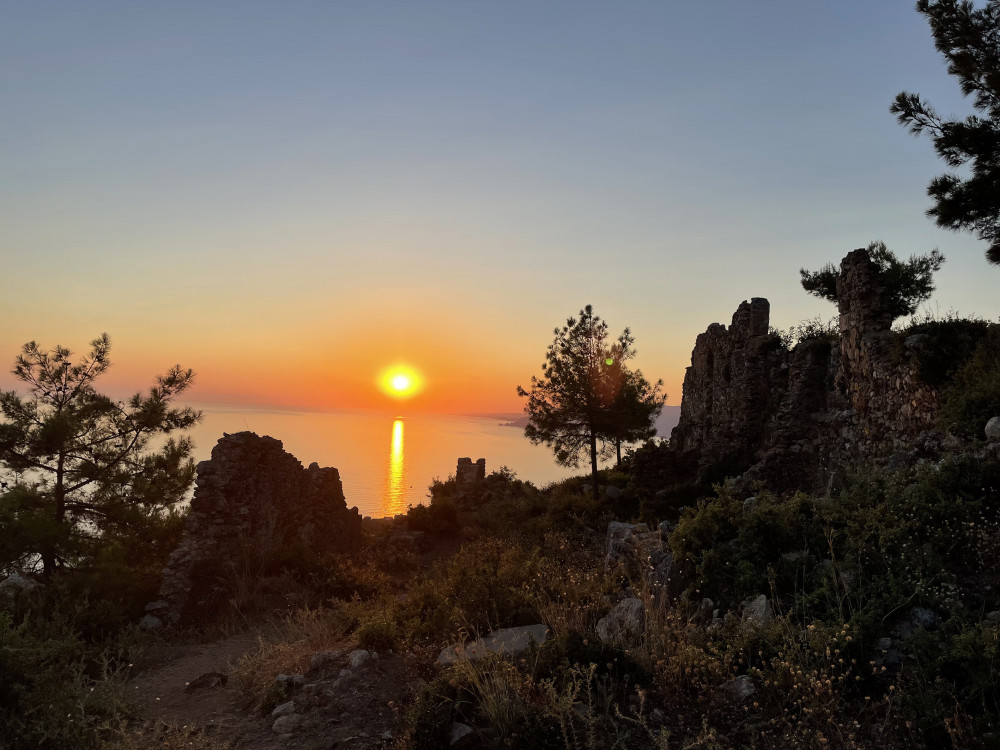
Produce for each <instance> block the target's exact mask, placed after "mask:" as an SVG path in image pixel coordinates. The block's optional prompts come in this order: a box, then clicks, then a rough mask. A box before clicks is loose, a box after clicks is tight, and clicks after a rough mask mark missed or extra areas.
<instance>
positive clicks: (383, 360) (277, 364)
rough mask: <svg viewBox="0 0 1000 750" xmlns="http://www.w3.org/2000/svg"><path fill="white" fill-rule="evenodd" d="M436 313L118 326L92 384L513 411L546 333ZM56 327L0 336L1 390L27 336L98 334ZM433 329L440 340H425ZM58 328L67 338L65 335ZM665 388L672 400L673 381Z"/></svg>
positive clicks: (332, 403) (284, 404) (242, 397)
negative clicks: (211, 330)
mask: <svg viewBox="0 0 1000 750" xmlns="http://www.w3.org/2000/svg"><path fill="white" fill-rule="evenodd" d="M435 317H437V318H443V317H445V316H444V315H443V314H442V315H440V316H434V315H429V314H419V315H418V314H415V315H413V316H411V317H410V319H409V320H399V319H397V320H393V321H388V322H387V321H371V320H370V321H368V323H367V325H366V326H365V327H358V328H356V329H355V330H353V331H351V332H349V333H346V334H342V335H339V336H338V335H335V334H334V333H332V332H330V333H324V332H322V331H317V330H307V329H304V328H300V329H296V330H294V331H289V332H287V333H286V334H285V335H277V333H276V332H275V331H263V332H260V335H259V336H257V337H256V338H255V337H253V336H252V335H251V333H249V332H247V333H240V334H237V333H236V331H235V330H234V329H231V330H230V331H229V334H230V335H228V336H220V337H206V336H204V335H201V336H198V337H195V336H191V337H187V336H182V335H179V334H175V335H173V336H165V337H161V338H157V339H153V338H152V337H147V336H143V335H142V333H141V332H140V331H138V330H136V329H134V328H132V327H130V326H122V332H121V333H120V334H116V332H115V330H114V329H111V330H109V331H108V333H109V335H110V337H111V342H112V347H111V356H110V359H111V362H112V366H111V367H110V368H109V370H108V372H107V373H105V374H104V375H103V376H102V378H101V380H100V381H99V382H98V384H97V388H98V390H100V391H102V392H106V393H109V394H111V395H113V396H115V397H119V398H124V397H126V396H128V395H129V394H131V393H134V392H135V391H137V390H145V389H147V388H148V387H149V386H150V385H152V384H153V382H154V379H155V377H156V376H157V375H159V374H162V373H164V372H166V371H167V370H168V369H169V368H170V367H171V366H173V365H174V364H180V365H181V366H182V367H185V368H187V367H190V368H191V369H192V370H194V371H195V383H194V385H193V386H192V387H191V389H190V390H189V391H188V392H187V393H186V394H185V395H184V397H183V399H182V400H183V401H184V402H185V403H192V404H231V405H247V406H255V407H263V408H292V409H307V410H323V411H326V410H338V409H358V410H371V411H395V412H399V411H405V412H407V413H445V414H472V413H514V412H521V411H522V410H523V407H524V399H522V398H519V397H518V396H517V393H516V387H517V386H518V385H523V386H525V387H529V386H530V381H531V377H532V376H533V375H540V374H541V369H540V364H541V362H542V360H543V358H544V353H545V348H546V347H547V346H548V344H549V343H551V328H550V327H548V326H546V325H544V324H535V325H534V330H532V331H530V334H527V333H526V334H525V336H524V337H523V339H521V340H518V339H517V338H516V335H515V334H514V333H511V334H509V336H508V337H507V338H503V337H502V336H500V335H498V330H505V329H503V328H502V327H501V328H496V327H495V328H494V329H493V330H491V331H490V335H489V336H482V335H480V334H479V333H477V331H476V328H475V326H474V325H472V324H470V323H469V322H465V323H463V322H461V319H460V316H450V320H449V325H448V327H447V328H444V327H443V325H442V324H443V321H442V320H441V319H437V320H435V319H434V318H435ZM556 322H559V321H558V319H556V320H555V321H552V324H553V325H554V324H555V323H556ZM56 327H57V326H56V325H55V324H48V325H40V326H38V329H39V330H38V333H37V335H31V336H29V337H26V338H25V339H22V340H20V341H16V340H15V339H14V335H16V334H14V333H13V332H4V334H2V335H0V357H2V358H3V359H2V360H0V368H2V369H0V388H4V389H15V390H22V389H23V386H22V385H21V384H20V383H19V382H18V381H17V380H16V379H15V378H14V377H13V376H12V375H11V374H10V369H11V367H12V366H13V363H14V359H15V357H16V355H17V353H18V352H19V351H20V348H21V346H22V345H23V343H24V341H25V340H27V338H32V339H33V340H35V341H37V342H38V344H39V345H40V346H41V347H42V348H44V349H46V350H48V349H51V348H53V347H54V346H56V345H57V344H58V345H62V346H66V347H68V348H69V349H71V350H72V351H73V353H74V359H77V360H78V359H80V358H81V357H82V356H84V354H86V352H87V351H89V342H90V341H91V340H92V339H93V338H94V337H95V336H96V335H97V334H99V333H100V331H99V330H98V331H95V332H93V333H85V332H83V331H82V330H81V326H80V325H79V324H76V323H74V324H72V325H67V326H63V328H64V330H63V331H62V332H61V333H59V334H58V335H56V334H54V333H53V331H54V330H55V329H56ZM435 330H438V331H441V330H444V331H445V334H438V335H434V333H433V332H434V331H435ZM546 330H548V331H549V333H548V334H546ZM67 331H68V332H69V333H71V334H73V335H71V336H67V335H65V333H66V332H67ZM393 365H406V366H408V367H410V368H412V369H413V370H414V371H415V372H416V373H418V374H419V375H420V376H421V377H422V378H423V381H424V382H423V387H422V388H421V390H420V391H419V392H418V393H415V394H414V395H412V396H410V397H408V398H406V399H397V398H394V397H392V396H391V395H389V394H387V393H386V392H385V391H384V390H383V389H382V388H381V387H380V385H379V378H380V376H381V374H382V373H383V371H385V369H386V368H387V367H390V366H393ZM647 376H650V373H647ZM667 392H668V394H677V396H678V397H679V395H680V386H679V384H677V385H676V388H675V389H673V390H671V389H669V388H668V390H667ZM678 401H679V398H678Z"/></svg>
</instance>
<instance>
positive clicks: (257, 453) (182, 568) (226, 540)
mask: <svg viewBox="0 0 1000 750" xmlns="http://www.w3.org/2000/svg"><path fill="white" fill-rule="evenodd" d="M360 541H361V516H360V515H359V513H358V509H357V508H351V509H348V508H347V503H346V502H345V500H344V492H343V488H342V486H341V483H340V474H339V473H338V471H337V470H336V469H332V468H325V469H321V468H320V467H319V466H318V465H317V464H315V463H314V464H311V465H310V466H309V468H308V469H303V468H302V464H300V463H299V461H298V460H297V459H296V458H295V456H293V455H291V454H290V453H287V452H285V451H284V450H283V447H282V444H281V441H279V440H275V439H274V438H272V437H260V436H258V435H256V434H254V433H252V432H240V433H237V434H234V435H224V436H223V438H222V439H221V440H219V442H218V443H217V444H216V446H215V448H213V449H212V458H211V459H210V460H209V461H203V462H201V463H200V464H199V465H198V479H197V484H196V486H195V493H194V498H193V499H192V500H191V510H190V512H189V514H188V517H187V522H186V526H185V530H184V536H183V538H182V540H181V543H180V545H178V547H177V549H176V550H174V551H173V553H171V555H170V558H169V561H168V563H167V568H166V569H165V570H164V572H163V584H162V586H161V588H160V599H161V600H162V601H161V602H157V603H156V604H154V605H151V606H152V607H153V608H155V610H156V612H155V616H156V617H157V618H159V619H161V620H163V621H164V622H165V623H168V624H169V623H176V622H178V621H179V620H181V619H183V618H184V617H186V616H187V615H188V614H189V613H190V612H192V611H194V610H197V609H200V608H203V607H206V606H207V605H208V604H210V603H211V602H210V600H211V599H212V597H213V596H217V595H218V591H217V588H218V582H219V578H220V574H223V573H224V572H225V571H226V570H227V569H230V568H233V567H235V566H236V565H237V564H238V563H239V561H240V560H241V558H242V557H243V556H250V557H251V558H253V559H257V560H260V559H266V558H267V556H268V555H270V554H273V553H274V552H277V551H287V550H289V549H290V548H297V549H298V550H300V551H301V550H303V549H304V550H306V551H309V552H312V553H315V554H317V555H319V554H323V553H328V552H337V551H341V550H350V549H354V548H355V547H357V546H358V545H359V543H360ZM147 609H150V608H148V607H147Z"/></svg>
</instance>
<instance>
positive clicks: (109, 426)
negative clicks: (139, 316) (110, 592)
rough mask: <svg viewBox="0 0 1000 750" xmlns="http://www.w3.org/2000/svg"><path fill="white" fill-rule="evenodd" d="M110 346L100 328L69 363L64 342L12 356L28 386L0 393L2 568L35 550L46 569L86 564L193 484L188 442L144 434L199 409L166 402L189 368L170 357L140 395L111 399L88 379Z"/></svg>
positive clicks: (105, 363)
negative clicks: (77, 359) (24, 389)
mask: <svg viewBox="0 0 1000 750" xmlns="http://www.w3.org/2000/svg"><path fill="white" fill-rule="evenodd" d="M110 347H111V342H110V340H109V339H108V336H107V334H103V335H101V336H100V337H99V338H97V339H95V340H94V341H93V342H92V343H91V351H90V353H89V354H88V355H87V356H85V357H84V358H83V359H82V360H81V361H80V362H78V363H74V362H73V361H72V359H71V357H72V353H71V352H70V351H69V350H68V349H66V348H64V347H61V346H57V347H55V348H54V349H52V350H51V351H43V350H42V349H40V348H39V347H38V345H37V344H36V343H35V342H33V341H32V342H29V343H27V344H25V345H24V347H23V349H22V351H21V354H20V355H19V356H18V357H17V360H16V362H15V366H14V369H13V374H14V376H15V377H16V378H17V379H18V380H20V381H21V382H23V383H24V384H25V385H26V386H27V391H28V393H27V395H25V396H22V395H20V394H19V393H17V392H16V391H2V392H0V476H2V478H3V480H4V481H3V484H2V487H0V488H2V489H4V490H6V491H5V492H4V493H3V494H0V536H2V537H3V544H0V552H2V553H3V555H4V557H3V558H2V559H0V568H2V567H14V566H17V565H19V564H23V563H24V562H25V561H27V560H30V559H31V558H32V557H36V558H40V559H41V562H42V566H43V570H44V573H45V575H46V577H47V578H49V577H51V576H52V574H53V573H54V572H55V571H56V570H59V569H61V568H74V567H77V566H79V565H81V564H86V562H87V561H88V560H92V559H93V558H94V556H95V554H97V552H98V551H99V550H100V549H101V548H102V547H103V546H106V545H107V544H108V543H109V542H110V541H111V540H113V539H115V538H119V539H120V538H124V537H130V536H131V537H135V536H136V535H142V534H144V533H148V532H149V531H150V530H151V529H153V528H154V527H155V526H156V522H157V519H158V518H159V517H160V516H161V514H162V513H163V512H164V511H168V510H169V509H171V508H172V507H173V506H174V505H175V504H176V503H177V502H178V501H180V500H181V499H182V498H183V496H184V493H185V492H186V491H187V489H188V488H189V487H190V484H191V481H192V480H193V478H194V463H193V461H192V460H191V448H192V444H191V441H190V440H189V439H188V438H186V437H182V438H180V439H177V440H175V439H166V440H164V441H162V442H161V444H160V445H159V447H158V449H155V450H154V449H152V448H151V445H150V443H151V441H152V440H154V439H156V438H159V437H160V436H166V435H170V434H171V433H173V432H175V431H178V430H184V429H186V428H188V427H190V426H192V425H193V424H195V422H197V421H198V420H199V419H200V418H201V415H200V413H198V412H196V411H193V410H191V409H188V408H179V409H178V408H172V407H171V401H172V400H173V399H174V398H175V397H176V396H177V395H179V394H180V393H182V392H183V391H185V390H186V389H187V388H188V387H189V386H190V385H191V383H192V382H193V378H194V374H193V373H192V372H191V370H182V369H181V368H180V366H175V367H174V368H172V369H171V370H170V371H169V372H167V374H166V375H163V376H160V377H159V378H157V382H156V385H154V386H153V387H152V388H150V389H149V391H148V394H147V395H145V396H144V395H142V394H138V393H137V394H135V395H134V396H132V397H131V398H130V399H129V400H128V401H125V402H119V401H115V400H113V399H111V398H109V397H107V396H104V395H102V394H100V393H98V392H97V391H96V390H95V389H94V385H93V384H94V381H95V380H96V379H97V378H98V377H100V376H101V375H102V374H103V373H104V372H105V371H106V370H107V369H108V367H109V366H110V360H109V359H108V351H109V349H110ZM148 541H149V540H147V543H148Z"/></svg>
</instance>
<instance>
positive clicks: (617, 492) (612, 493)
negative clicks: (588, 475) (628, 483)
mask: <svg viewBox="0 0 1000 750" xmlns="http://www.w3.org/2000/svg"><path fill="white" fill-rule="evenodd" d="M624 494H625V493H624V491H623V490H621V489H620V488H618V487H605V488H604V496H605V497H606V498H608V500H618V499H619V498H620V497H621V496H622V495H624Z"/></svg>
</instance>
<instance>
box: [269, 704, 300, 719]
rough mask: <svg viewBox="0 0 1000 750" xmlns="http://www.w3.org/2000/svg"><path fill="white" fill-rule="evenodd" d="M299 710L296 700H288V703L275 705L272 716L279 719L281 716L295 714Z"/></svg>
mask: <svg viewBox="0 0 1000 750" xmlns="http://www.w3.org/2000/svg"><path fill="white" fill-rule="evenodd" d="M297 710H298V706H296V705H295V701H288V702H287V703H282V704H281V705H280V706H277V707H275V709H274V710H273V711H272V712H271V718H273V719H277V718H278V717H279V716H287V715H288V714H294V713H295V712H296V711H297Z"/></svg>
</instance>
